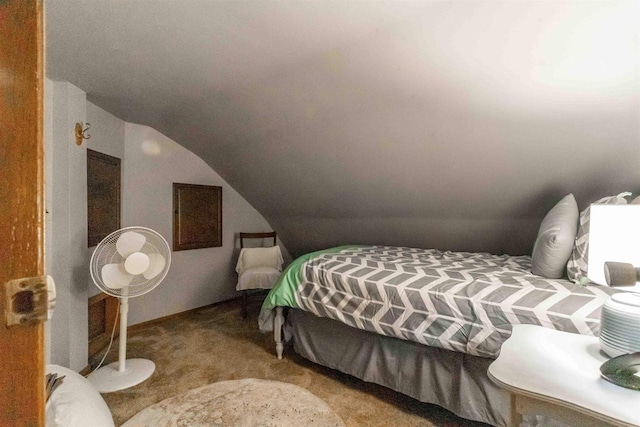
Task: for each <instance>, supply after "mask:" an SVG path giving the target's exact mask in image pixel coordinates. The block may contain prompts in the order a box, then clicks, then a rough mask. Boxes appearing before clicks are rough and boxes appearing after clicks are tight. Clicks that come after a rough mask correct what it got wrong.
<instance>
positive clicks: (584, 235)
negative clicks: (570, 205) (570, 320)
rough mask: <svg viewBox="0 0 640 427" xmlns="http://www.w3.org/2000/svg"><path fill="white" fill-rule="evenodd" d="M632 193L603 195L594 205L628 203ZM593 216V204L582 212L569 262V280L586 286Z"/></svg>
mask: <svg viewBox="0 0 640 427" xmlns="http://www.w3.org/2000/svg"><path fill="white" fill-rule="evenodd" d="M630 195H631V193H628V192H625V193H620V194H618V195H617V196H609V197H603V198H602V199H599V200H596V201H595V202H593V203H592V204H593V205H626V204H627V199H625V197H628V196H630ZM590 218H591V205H589V206H587V208H586V209H585V210H583V211H582V212H581V213H580V224H579V226H578V234H577V235H576V240H575V243H574V245H573V251H572V252H571V257H570V258H569V262H567V276H568V277H569V280H571V281H573V282H575V283H576V284H578V285H581V286H584V285H586V284H587V283H588V282H589V279H588V278H587V265H588V263H589V259H588V256H589V220H590Z"/></svg>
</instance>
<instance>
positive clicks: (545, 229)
mask: <svg viewBox="0 0 640 427" xmlns="http://www.w3.org/2000/svg"><path fill="white" fill-rule="evenodd" d="M578 215H579V212H578V204H577V203H576V199H575V197H573V194H568V195H566V196H564V198H563V199H562V200H560V201H559V202H558V203H557V204H556V205H555V206H554V207H553V208H552V209H551V210H550V211H549V213H548V214H547V216H545V217H544V219H543V220H542V224H540V230H538V237H536V242H535V244H534V245H533V255H532V265H531V272H532V273H533V274H537V275H538V276H542V277H546V278H548V279H558V278H560V277H562V274H563V273H564V269H565V267H566V265H567V260H568V259H569V256H570V255H571V250H572V249H573V241H574V239H575V238H576V233H577V231H578Z"/></svg>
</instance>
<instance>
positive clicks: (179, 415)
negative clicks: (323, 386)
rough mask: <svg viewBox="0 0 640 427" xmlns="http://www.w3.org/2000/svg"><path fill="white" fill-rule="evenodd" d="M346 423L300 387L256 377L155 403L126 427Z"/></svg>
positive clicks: (332, 426) (329, 426)
mask: <svg viewBox="0 0 640 427" xmlns="http://www.w3.org/2000/svg"><path fill="white" fill-rule="evenodd" d="M182 426H185V427H186V426H192V427H196V426H202V427H205V426H211V427H224V426H235V427H253V426H264V427H299V426H309V427H344V423H343V422H342V420H341V419H340V417H339V416H338V415H336V413H335V412H333V410H332V409H331V408H330V407H329V405H327V404H326V403H324V402H323V401H322V400H321V399H319V398H317V397H316V396H314V395H313V394H311V393H309V392H308V391H307V390H305V389H303V388H302V387H298V386H295V385H293V384H287V383H283V382H280V381H267V380H257V379H253V378H249V379H244V380H235V381H221V382H217V383H213V384H210V385H207V386H204V387H200V388H197V389H195V390H190V391H188V392H187V393H184V394H181V395H178V396H176V397H170V398H169V399H165V400H163V401H162V402H160V403H156V404H155V405H152V406H150V407H148V408H146V409H143V410H142V412H139V413H138V414H137V415H135V416H134V417H133V418H132V419H130V420H129V421H127V422H126V423H125V424H124V427H182Z"/></svg>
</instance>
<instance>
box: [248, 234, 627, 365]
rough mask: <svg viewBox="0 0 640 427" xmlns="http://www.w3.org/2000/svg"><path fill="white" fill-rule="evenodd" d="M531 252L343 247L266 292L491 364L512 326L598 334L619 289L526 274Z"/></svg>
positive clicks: (296, 266) (267, 309) (278, 302)
mask: <svg viewBox="0 0 640 427" xmlns="http://www.w3.org/2000/svg"><path fill="white" fill-rule="evenodd" d="M530 270H531V258H530V257H528V256H509V255H491V254H487V253H468V252H448V251H439V250H434V249H417V248H403V247H391V246H345V247H338V248H332V249H329V250H326V251H320V252H315V253H312V254H308V255H305V256H303V257H301V258H298V259H297V260H296V261H294V262H293V263H292V264H291V265H290V266H289V267H288V268H287V270H285V272H284V273H283V275H282V276H281V278H280V279H279V281H278V283H276V285H275V286H274V288H273V289H272V291H271V292H270V293H269V295H268V296H267V299H266V300H265V303H264V305H263V310H262V312H261V316H260V327H261V329H262V330H269V328H270V327H272V324H271V323H272V322H271V320H270V313H271V311H272V310H273V309H274V308H275V307H277V306H288V307H294V308H300V309H302V310H304V311H308V312H310V313H313V314H314V315H316V316H319V317H326V318H329V319H333V320H337V321H339V322H341V323H344V324H346V325H348V326H351V327H354V328H357V329H361V330H366V331H370V332H374V333H376V334H380V335H384V336H388V337H393V338H400V339H402V340H407V341H412V342H416V343H419V344H424V345H427V346H430V347H436V348H442V349H445V350H451V351H456V352H461V353H466V354H470V355H475V356H481V357H487V358H495V357H497V355H498V353H499V351H500V346H501V345H502V343H503V342H504V341H505V340H506V339H507V338H508V337H509V336H510V334H511V328H512V326H513V325H516V324H535V325H541V326H544V327H548V328H554V329H558V330H562V331H567V332H574V333H580V334H584V335H597V333H598V331H599V325H600V320H599V319H600V310H601V307H602V305H603V304H604V303H605V301H606V300H607V299H608V298H609V296H610V295H611V294H612V293H615V292H616V291H614V290H612V289H610V288H607V287H603V286H597V285H591V286H584V287H582V286H578V285H575V284H573V283H572V282H569V281H567V280H562V279H545V278H542V277H540V276H536V275H534V274H532V273H531V271H530Z"/></svg>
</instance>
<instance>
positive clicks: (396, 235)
mask: <svg viewBox="0 0 640 427" xmlns="http://www.w3.org/2000/svg"><path fill="white" fill-rule="evenodd" d="M46 28H47V75H48V76H49V77H50V78H52V79H55V80H66V81H69V82H71V83H73V84H75V85H76V86H78V87H80V88H82V89H83V90H85V91H86V92H87V96H88V99H89V100H90V101H92V102H94V103H95V104H97V105H99V106H101V107H102V108H104V109H106V110H108V111H110V112H111V113H113V114H115V115H117V116H118V117H121V118H122V119H124V120H127V121H130V122H135V123H141V124H146V125H149V126H152V127H154V128H156V129H158V130H159V131H161V132H162V133H164V134H166V135H167V136H169V137H171V138H172V139H174V140H175V141H177V142H179V143H180V144H182V145H183V146H185V147H187V148H188V149H190V150H192V151H193V152H194V153H196V154H198V155H199V156H201V157H202V158H203V159H204V160H205V161H206V162H207V163H208V164H209V165H211V167H212V168H214V169H215V170H216V171H217V172H218V173H219V174H220V175H221V176H223V177H224V178H225V179H226V180H227V181H228V182H229V183H230V184H231V185H232V186H233V187H234V188H235V189H237V190H238V191H239V192H240V193H241V194H242V195H243V196H244V197H245V198H246V199H247V200H248V201H249V202H250V203H251V204H252V205H253V206H255V207H256V208H257V209H258V210H259V211H260V212H261V213H262V214H263V215H264V216H265V217H266V218H267V220H268V221H269V222H270V223H271V224H272V226H273V227H274V228H275V229H276V230H277V231H278V232H279V234H280V236H281V238H282V240H283V242H284V244H285V245H286V246H287V248H288V249H289V251H290V252H291V253H292V254H293V255H299V254H301V253H302V252H305V251H309V250H315V249H320V248H322V247H326V246H330V245H336V244H345V243H383V244H394V245H411V246H422V247H439V248H441V249H454V250H474V251H491V252H505V251H506V252H510V253H514V254H518V253H526V252H529V251H530V250H531V246H532V243H533V239H534V237H535V234H536V232H537V227H538V225H539V221H540V219H541V218H542V217H543V216H544V214H545V213H546V211H547V210H548V209H549V208H550V207H551V206H553V204H554V203H555V202H556V201H557V200H559V199H560V198H561V197H562V196H563V195H564V194H566V193H569V192H573V193H574V194H575V195H576V197H577V199H578V201H579V204H580V207H584V206H585V205H586V204H587V203H588V202H589V201H591V200H592V199H594V198H596V197H600V196H605V195H610V194H615V193H618V192H620V191H623V190H630V191H636V192H637V191H638V190H640V71H639V66H638V63H639V56H640V54H639V44H640V36H639V33H638V28H640V3H639V2H637V1H625V2H623V1H604V2H598V1H588V2H587V1H538V0H534V1H506V2H498V1H482V0H480V1H419V2H412V1H371V2H366V1H352V0H344V1H202V0H200V1H198V0H180V1H178V0H174V1H105V0H101V1H82V0H48V1H47V2H46ZM238 231H240V230H238Z"/></svg>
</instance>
